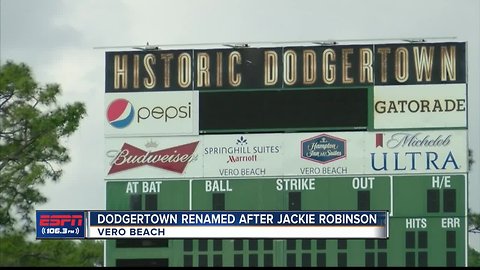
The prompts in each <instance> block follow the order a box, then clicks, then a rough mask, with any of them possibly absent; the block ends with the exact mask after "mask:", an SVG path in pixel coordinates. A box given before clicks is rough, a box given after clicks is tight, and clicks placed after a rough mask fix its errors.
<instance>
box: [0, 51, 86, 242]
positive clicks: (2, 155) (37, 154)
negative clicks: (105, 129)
mask: <svg viewBox="0 0 480 270" xmlns="http://www.w3.org/2000/svg"><path fill="white" fill-rule="evenodd" d="M60 94H61V88H60V85H59V84H56V83H50V84H46V85H40V84H39V83H37V82H36V81H35V80H34V78H33V76H32V71H31V69H30V67H28V66H27V65H26V64H24V63H20V64H16V63H14V62H12V61H7V62H6V63H5V64H4V65H1V66H0V233H1V232H6V231H11V230H13V229H14V228H15V227H18V228H21V230H23V231H24V232H31V231H33V228H34V226H33V221H32V218H31V213H32V211H33V209H34V206H35V205H36V204H40V203H44V202H46V198H45V197H44V196H43V195H42V194H41V193H40V191H39V187H40V186H41V185H43V184H45V182H46V181H49V180H51V181H58V180H59V179H60V176H61V175H62V169H61V165H62V164H65V163H66V162H68V161H69V160H70V158H69V155H68V153H67V149H66V148H65V146H63V145H62V144H61V139H62V138H66V137H68V136H70V135H71V134H73V133H74V132H75V130H77V128H78V126H79V123H80V120H81V119H82V118H83V117H84V116H85V114H86V110H85V105H84V104H83V103H81V102H74V103H73V104H66V105H63V106H62V105H59V104H58V102H57V96H58V95H60Z"/></svg>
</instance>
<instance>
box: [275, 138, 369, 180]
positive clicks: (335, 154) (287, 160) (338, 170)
mask: <svg viewBox="0 0 480 270" xmlns="http://www.w3.org/2000/svg"><path fill="white" fill-rule="evenodd" d="M284 137H285V139H284V141H285V157H284V160H283V161H282V163H283V168H284V175H312V176H330V175H347V174H361V173H363V170H364V167H363V164H364V162H363V160H364V159H365V153H364V136H363V132H328V133H290V134H285V135H284Z"/></svg>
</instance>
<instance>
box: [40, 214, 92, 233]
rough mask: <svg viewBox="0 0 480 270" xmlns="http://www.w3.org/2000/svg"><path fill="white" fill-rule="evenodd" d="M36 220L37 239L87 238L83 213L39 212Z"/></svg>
mask: <svg viewBox="0 0 480 270" xmlns="http://www.w3.org/2000/svg"><path fill="white" fill-rule="evenodd" d="M36 218H37V219H36V229H37V239H41V238H84V237H85V213H84V212H83V211H43V210H37V213H36Z"/></svg>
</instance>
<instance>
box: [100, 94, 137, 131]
mask: <svg viewBox="0 0 480 270" xmlns="http://www.w3.org/2000/svg"><path fill="white" fill-rule="evenodd" d="M134 116H135V110H134V108H133V105H132V103H130V101H128V100H126V99H123V98H119V99H115V100H114V101H112V103H110V105H109V106H108V109H107V120H108V123H110V125H112V126H113V127H116V128H124V127H126V126H128V125H130V123H131V122H132V120H133V117H134Z"/></svg>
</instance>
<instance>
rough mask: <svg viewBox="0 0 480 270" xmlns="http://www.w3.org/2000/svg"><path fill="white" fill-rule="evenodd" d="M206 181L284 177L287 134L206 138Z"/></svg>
mask: <svg viewBox="0 0 480 270" xmlns="http://www.w3.org/2000/svg"><path fill="white" fill-rule="evenodd" d="M202 138H203V161H204V176H205V177H249V176H275V175H282V174H283V169H284V168H283V164H282V162H281V161H282V160H283V156H284V153H283V142H284V140H285V135H283V134H255V135H254V134H242V135H205V136H203V137H202Z"/></svg>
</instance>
